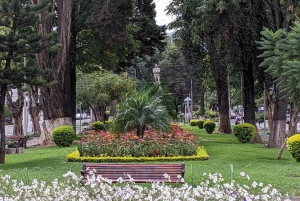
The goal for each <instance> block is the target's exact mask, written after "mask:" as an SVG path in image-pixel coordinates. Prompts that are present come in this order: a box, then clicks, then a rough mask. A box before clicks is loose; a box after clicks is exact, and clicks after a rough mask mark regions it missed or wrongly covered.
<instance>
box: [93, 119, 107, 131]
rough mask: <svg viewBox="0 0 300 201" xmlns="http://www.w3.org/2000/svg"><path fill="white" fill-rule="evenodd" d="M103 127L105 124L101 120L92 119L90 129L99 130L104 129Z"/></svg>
mask: <svg viewBox="0 0 300 201" xmlns="http://www.w3.org/2000/svg"><path fill="white" fill-rule="evenodd" d="M104 129H105V126H104V123H103V122H101V121H94V122H93V123H92V130H95V131H99V130H104Z"/></svg>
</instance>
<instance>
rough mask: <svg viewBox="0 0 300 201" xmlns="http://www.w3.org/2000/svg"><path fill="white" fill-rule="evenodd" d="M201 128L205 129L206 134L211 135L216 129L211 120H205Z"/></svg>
mask: <svg viewBox="0 0 300 201" xmlns="http://www.w3.org/2000/svg"><path fill="white" fill-rule="evenodd" d="M203 128H205V130H206V132H207V133H208V134H212V133H213V132H214V130H215V128H216V123H215V122H213V121H211V120H207V121H205V122H204V123H203Z"/></svg>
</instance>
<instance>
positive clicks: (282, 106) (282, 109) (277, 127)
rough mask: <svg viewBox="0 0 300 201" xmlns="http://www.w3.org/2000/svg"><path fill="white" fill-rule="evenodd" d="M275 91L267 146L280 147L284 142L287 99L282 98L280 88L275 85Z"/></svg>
mask: <svg viewBox="0 0 300 201" xmlns="http://www.w3.org/2000/svg"><path fill="white" fill-rule="evenodd" d="M275 92H276V94H275V108H274V114H273V122H272V127H271V132H270V135H269V142H268V147H269V148H280V147H281V146H282V144H283V143H284V142H285V135H286V110H287V109H286V108H287V100H286V99H285V98H282V97H283V94H282V93H280V88H279V87H278V86H276V89H275Z"/></svg>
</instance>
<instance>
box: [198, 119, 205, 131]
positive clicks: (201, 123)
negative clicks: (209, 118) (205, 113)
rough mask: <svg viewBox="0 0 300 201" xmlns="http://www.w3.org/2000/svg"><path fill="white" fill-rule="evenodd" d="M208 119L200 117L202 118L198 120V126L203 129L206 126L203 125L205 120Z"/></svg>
mask: <svg viewBox="0 0 300 201" xmlns="http://www.w3.org/2000/svg"><path fill="white" fill-rule="evenodd" d="M205 121H206V120H205V119H200V120H198V124H197V125H198V127H199V128H200V129H203V128H204V127H203V124H204V122H205Z"/></svg>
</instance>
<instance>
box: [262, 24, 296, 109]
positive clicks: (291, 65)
mask: <svg viewBox="0 0 300 201" xmlns="http://www.w3.org/2000/svg"><path fill="white" fill-rule="evenodd" d="M299 31H300V23H299V22H295V23H293V26H292V27H291V30H290V31H289V32H286V30H284V29H279V30H277V31H276V32H273V31H271V30H269V29H266V28H265V29H264V31H263V32H262V38H261V40H260V41H259V42H258V44H259V45H260V47H259V49H260V50H263V51H264V52H263V53H262V54H261V55H260V56H259V57H260V58H264V61H263V62H262V64H261V66H265V67H268V69H267V72H268V73H270V74H271V75H272V77H273V78H274V79H276V84H277V86H280V92H281V93H282V94H284V96H283V98H289V99H291V100H292V101H293V102H294V103H295V105H296V106H300V99H299V97H300V89H299V87H297V86H299V84H300V80H299V76H300V73H299V71H300V66H299V62H300V53H299V51H300V47H299V45H298V44H299V41H300V36H299Z"/></svg>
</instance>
